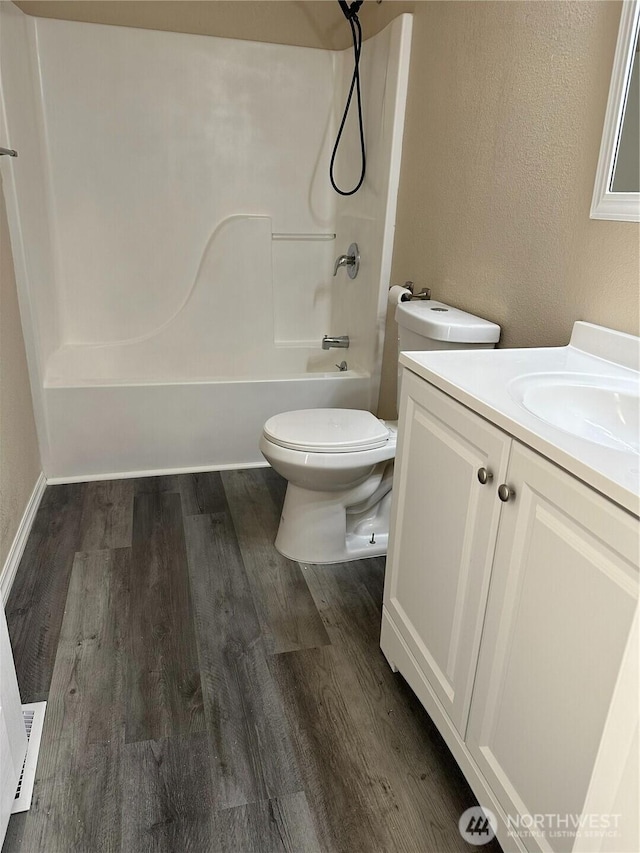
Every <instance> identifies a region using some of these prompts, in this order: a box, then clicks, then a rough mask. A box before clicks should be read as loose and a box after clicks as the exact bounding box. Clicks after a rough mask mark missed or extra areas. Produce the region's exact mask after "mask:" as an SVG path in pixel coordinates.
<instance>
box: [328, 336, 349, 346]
mask: <svg viewBox="0 0 640 853" xmlns="http://www.w3.org/2000/svg"><path fill="white" fill-rule="evenodd" d="M331 347H338V348H339V349H349V335H336V336H334V337H329V335H325V336H324V338H323V339H322V349H331Z"/></svg>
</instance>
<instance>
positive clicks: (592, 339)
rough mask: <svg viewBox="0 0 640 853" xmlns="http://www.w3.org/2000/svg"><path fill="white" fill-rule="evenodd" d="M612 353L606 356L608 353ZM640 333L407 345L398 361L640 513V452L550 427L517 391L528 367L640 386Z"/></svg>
mask: <svg viewBox="0 0 640 853" xmlns="http://www.w3.org/2000/svg"><path fill="white" fill-rule="evenodd" d="M603 355H606V356H607V358H605V357H602V356H603ZM639 360H640V340H639V339H638V338H635V337H633V336H631V335H623V334H622V333H619V332H612V331H611V330H609V329H604V328H603V327H600V326H594V325H592V324H590V323H581V322H578V323H576V324H575V325H574V332H573V334H572V337H571V343H570V344H569V346H566V347H547V348H539V349H538V348H535V349H497V350H449V351H428V352H405V353H402V354H401V356H400V364H401V365H403V366H404V367H405V368H408V369H409V370H411V371H412V372H413V373H416V374H417V375H418V376H420V377H422V378H423V379H426V380H427V381H428V382H430V383H431V384H432V385H435V386H436V387H437V388H440V389H441V390H442V391H444V392H445V393H447V394H449V395H450V396H451V397H453V398H454V399H456V400H458V401H459V402H460V403H463V404H464V405H465V406H468V408H470V409H472V410H473V411H474V412H477V413H478V414H479V415H482V417H484V418H486V419H487V420H489V421H491V422H492V423H494V424H495V425H496V426H498V427H500V428H501V429H503V430H504V431H505V432H508V433H509V434H510V435H512V436H514V438H517V439H518V440H519V441H522V442H523V443H524V444H527V445H528V446H529V447H531V448H533V449H534V450H537V451H538V452H539V453H541V454H542V455H544V456H546V457H547V458H548V459H550V460H551V461H552V462H555V463H556V464H557V465H560V466H561V467H562V468H564V469H566V470H567V471H569V472H570V473H571V474H574V475H575V476H576V477H578V478H579V479H581V480H583V481H584V482H585V483H588V484H589V485H590V486H592V487H593V488H594V489H597V490H598V491H599V492H602V493H603V494H604V495H606V496H607V497H608V498H611V500H613V501H615V502H616V503H618V504H620V506H622V507H624V508H625V509H626V510H628V511H630V512H632V513H633V514H634V515H636V516H638V515H640V455H639V454H637V453H634V452H631V451H622V450H618V449H614V448H609V447H604V446H602V445H601V444H598V443H595V442H592V441H589V440H587V439H584V438H580V437H577V436H575V435H573V434H571V433H568V432H564V431H563V430H561V429H559V428H557V427H554V426H552V425H551V424H549V423H547V422H546V421H544V420H542V419H540V418H538V417H537V416H536V415H534V414H532V413H530V412H529V411H527V409H525V408H524V406H522V405H521V404H520V403H518V402H517V401H516V399H514V397H512V396H511V393H510V392H509V388H508V386H509V384H510V383H512V382H513V380H515V379H516V378H518V377H520V376H522V375H524V374H535V373H545V374H546V373H562V374H564V375H566V374H572V375H574V376H575V378H576V379H577V380H578V381H580V379H585V378H587V377H591V378H593V377H608V378H610V379H612V380H620V379H621V380H627V381H629V380H631V381H633V382H634V383H635V382H637V383H638V385H640V372H639V370H640V363H639Z"/></svg>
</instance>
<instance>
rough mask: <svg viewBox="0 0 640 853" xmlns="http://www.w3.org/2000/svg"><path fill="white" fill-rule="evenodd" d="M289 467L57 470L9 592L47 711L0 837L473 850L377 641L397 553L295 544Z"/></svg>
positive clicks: (461, 791) (426, 732)
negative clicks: (296, 548)
mask: <svg viewBox="0 0 640 853" xmlns="http://www.w3.org/2000/svg"><path fill="white" fill-rule="evenodd" d="M284 485H285V484H284V481H283V480H281V478H280V477H279V476H278V475H277V474H275V472H273V471H272V470H271V469H266V468H261V469H255V470H248V471H231V472H225V473H223V474H219V473H210V474H195V475H180V476H171V477H153V478H144V479H138V480H121V481H109V482H98V483H86V484H76V485H66V486H53V487H49V488H47V490H46V492H45V496H44V499H43V501H42V504H41V506H40V509H39V511H38V514H37V517H36V520H35V523H34V526H33V530H32V533H31V536H30V538H29V541H28V543H27V547H26V550H25V554H24V557H23V559H22V563H21V565H20V569H19V571H18V574H17V576H16V580H15V583H14V586H13V589H12V592H11V596H10V598H9V601H8V604H7V619H8V622H9V630H10V634H11V639H12V644H13V650H14V656H15V660H16V666H17V670H18V680H19V683H20V689H21V694H22V701H23V702H32V701H38V700H42V699H47V700H48V705H47V714H46V720H45V729H44V734H43V740H42V747H41V752H40V759H39V763H38V770H37V776H36V786H35V791H34V797H33V803H32V807H31V810H30V811H29V812H26V813H23V814H21V815H16V816H14V817H12V818H11V822H10V824H9V831H8V833H7V837H6V839H5V843H4V846H3V853H18V851H20V853H94V851H95V852H96V853H98V851H105V853H106V851H113V853H115V851H126V853H144V852H145V851H176V852H177V851H180V853H182V851H184V853H189V851H194V853H205V851H229V853H250V852H251V853H252V851H256V853H271V851H288V852H289V853H307V851H323V853H325V851H326V853H328V851H340V852H341V853H342V851H344V853H356V851H362V853H377V851H404V853H449V851H462V850H466V851H468V850H469V849H471V848H470V847H469V846H468V845H467V844H465V842H464V841H463V840H462V838H461V837H460V835H459V833H458V818H459V816H460V814H461V813H462V812H463V811H464V810H465V809H466V808H468V807H469V806H471V805H474V804H475V799H474V797H473V794H472V793H471V791H470V789H469V788H468V786H467V784H466V782H465V780H464V778H463V777H462V774H461V773H460V771H459V769H458V767H457V765H456V764H455V762H454V760H453V758H452V757H451V755H450V753H449V752H448V750H447V748H446V746H445V745H444V743H443V741H442V739H441V738H440V736H439V734H438V732H437V731H436V730H435V728H434V726H433V724H432V723H431V721H430V719H429V717H428V716H427V714H426V713H425V712H424V710H423V709H422V707H421V706H420V705H419V703H418V701H417V700H416V699H415V697H414V696H413V694H412V692H411V691H410V690H409V688H408V687H407V686H406V684H405V682H404V681H403V679H402V678H401V677H400V676H399V675H394V674H393V673H392V672H391V670H390V669H389V667H388V665H387V663H386V661H385V659H384V657H383V655H382V653H381V652H380V648H379V645H378V640H379V630H380V611H381V605H382V586H383V578H384V560H383V559H380V558H379V559H372V560H362V561H360V562H355V563H349V564H334V565H326V566H306V565H299V564H298V563H294V562H292V561H290V560H287V559H285V558H284V557H282V556H280V555H279V554H278V552H277V551H276V550H275V548H274V547H273V544H272V543H273V540H274V537H275V533H276V530H277V526H278V519H279V511H280V506H281V504H282V500H283V497H284ZM499 849H500V848H499V847H498V846H497V844H495V842H494V845H487V846H485V847H484V848H483V850H485V851H492V853H496V851H499Z"/></svg>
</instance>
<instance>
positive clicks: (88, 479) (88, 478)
mask: <svg viewBox="0 0 640 853" xmlns="http://www.w3.org/2000/svg"><path fill="white" fill-rule="evenodd" d="M268 467H269V463H268V462H231V463H229V464H228V465H201V466H196V467H195V468H156V469H154V470H152V471H116V472H115V473H110V474H78V475H76V476H74V477H47V484H48V485H50V486H60V485H62V484H63V483H93V482H95V481H96V480H130V479H132V478H134V477H163V476H170V475H172V474H202V473H206V472H207V471H239V470H241V469H246V468H268Z"/></svg>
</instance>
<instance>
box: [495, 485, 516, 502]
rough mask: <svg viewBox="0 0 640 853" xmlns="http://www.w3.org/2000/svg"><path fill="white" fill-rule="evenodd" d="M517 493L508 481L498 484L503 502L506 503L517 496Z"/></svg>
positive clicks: (499, 494)
mask: <svg viewBox="0 0 640 853" xmlns="http://www.w3.org/2000/svg"><path fill="white" fill-rule="evenodd" d="M515 496H516V493H515V490H514V489H512V488H510V487H509V486H507V484H506V483H502V484H501V485H500V486H498V497H499V498H500V500H501V501H502V502H503V503H506V502H507V501H508V500H511V498H515Z"/></svg>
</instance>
